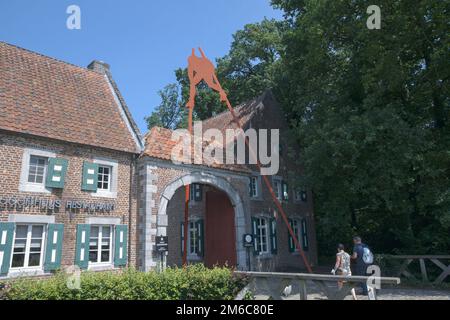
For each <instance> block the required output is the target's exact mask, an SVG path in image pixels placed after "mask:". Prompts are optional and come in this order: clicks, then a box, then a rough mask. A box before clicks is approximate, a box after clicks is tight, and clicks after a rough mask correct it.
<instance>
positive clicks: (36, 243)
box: [11, 224, 46, 271]
mask: <svg viewBox="0 0 450 320" xmlns="http://www.w3.org/2000/svg"><path fill="white" fill-rule="evenodd" d="M45 229H46V225H43V224H17V225H16V230H15V234H14V245H13V252H12V260H11V271H14V270H17V269H19V270H22V269H42V264H43V259H44V239H45V233H46V230H45Z"/></svg>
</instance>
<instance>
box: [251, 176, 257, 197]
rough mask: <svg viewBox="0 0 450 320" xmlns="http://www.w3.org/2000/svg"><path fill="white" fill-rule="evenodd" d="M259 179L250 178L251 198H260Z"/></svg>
mask: <svg viewBox="0 0 450 320" xmlns="http://www.w3.org/2000/svg"><path fill="white" fill-rule="evenodd" d="M258 182H259V179H258V177H256V176H254V177H250V182H249V193H250V197H251V198H258V197H259V186H258Z"/></svg>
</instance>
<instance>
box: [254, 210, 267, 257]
mask: <svg viewBox="0 0 450 320" xmlns="http://www.w3.org/2000/svg"><path fill="white" fill-rule="evenodd" d="M256 236H257V238H258V239H257V245H258V247H257V251H258V252H259V254H267V253H269V223H268V219H266V218H256Z"/></svg>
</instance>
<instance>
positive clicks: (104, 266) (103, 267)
mask: <svg viewBox="0 0 450 320" xmlns="http://www.w3.org/2000/svg"><path fill="white" fill-rule="evenodd" d="M114 269H115V267H114V265H113V264H112V263H98V264H97V263H96V264H89V265H88V271H108V270H114Z"/></svg>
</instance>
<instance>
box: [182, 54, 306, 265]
mask: <svg viewBox="0 0 450 320" xmlns="http://www.w3.org/2000/svg"><path fill="white" fill-rule="evenodd" d="M199 51H200V53H201V57H197V56H196V54H195V49H192V54H191V56H190V57H189V58H188V76H189V83H190V90H189V101H188V103H187V105H186V107H187V108H189V124H188V130H189V134H191V135H192V114H193V110H194V105H195V94H196V86H197V85H198V84H199V83H200V82H201V81H204V82H205V83H206V84H207V85H208V86H209V87H210V88H211V89H213V90H215V91H217V92H219V94H220V100H221V101H222V102H225V103H226V105H227V108H228V110H229V111H230V113H231V115H232V117H233V122H235V123H236V125H237V126H238V128H239V129H241V132H242V126H241V123H240V121H239V118H238V117H237V116H236V114H235V113H234V109H233V107H232V106H231V104H230V101H229V100H228V97H227V95H226V93H225V91H224V90H223V88H222V86H221V85H220V82H219V80H218V79H217V76H216V70H215V67H214V65H213V63H212V62H211V61H210V60H209V59H208V58H207V57H206V55H205V53H204V52H203V50H202V49H201V48H199ZM245 144H246V145H247V148H248V149H249V152H250V154H251V156H252V157H253V158H254V159H257V166H258V168H259V169H261V163H260V162H259V159H258V157H256V155H255V151H254V150H252V148H251V146H250V144H249V140H248V137H245ZM262 177H263V180H264V183H265V185H266V186H267V188H268V189H269V192H270V195H271V196H272V199H273V201H274V203H275V206H276V207H277V209H278V211H279V212H280V213H281V217H282V219H283V221H284V223H285V224H286V226H287V228H288V231H289V234H290V236H291V237H292V239H293V241H294V244H295V247H296V249H297V250H298V251H299V252H300V256H301V258H302V259H303V263H304V264H305V266H306V268H307V270H308V272H309V273H312V269H311V266H310V264H309V262H308V259H307V257H306V255H305V252H304V251H303V248H302V247H301V245H300V243H299V241H298V239H297V237H296V236H295V233H294V231H293V230H292V227H291V225H290V223H289V221H288V218H287V216H286V213H285V212H284V210H283V207H282V206H281V203H280V201H279V200H278V198H277V197H276V195H275V192H274V191H273V188H272V185H271V183H270V181H269V179H268V178H267V176H264V175H263V176H262ZM185 194H186V198H185V199H186V200H185V206H184V235H185V237H184V239H185V241H184V248H183V265H184V266H186V265H187V243H188V238H189V237H188V220H189V198H190V185H186V187H185Z"/></svg>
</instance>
